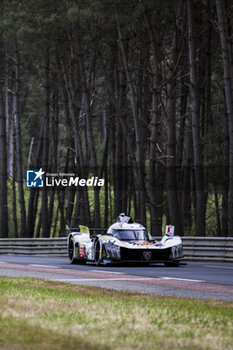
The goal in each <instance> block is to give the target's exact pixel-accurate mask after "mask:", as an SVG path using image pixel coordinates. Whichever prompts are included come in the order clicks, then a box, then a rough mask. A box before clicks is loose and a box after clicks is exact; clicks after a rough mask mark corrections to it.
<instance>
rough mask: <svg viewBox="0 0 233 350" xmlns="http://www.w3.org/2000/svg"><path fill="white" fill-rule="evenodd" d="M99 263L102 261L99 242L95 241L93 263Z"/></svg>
mask: <svg viewBox="0 0 233 350" xmlns="http://www.w3.org/2000/svg"><path fill="white" fill-rule="evenodd" d="M101 263H102V249H101V246H100V242H99V241H97V242H96V244H95V264H96V265H97V266H98V265H101Z"/></svg>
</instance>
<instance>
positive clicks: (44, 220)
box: [41, 48, 50, 237]
mask: <svg viewBox="0 0 233 350" xmlns="http://www.w3.org/2000/svg"><path fill="white" fill-rule="evenodd" d="M44 74H45V78H44V79H45V100H44V118H43V120H44V122H43V126H44V130H43V149H42V169H43V171H45V172H46V171H48V154H49V116H50V53H49V48H47V49H46V52H45V70H44ZM48 213H49V211H48V190H47V187H46V186H44V187H43V188H42V204H41V226H42V237H49V235H50V230H49V217H48Z"/></svg>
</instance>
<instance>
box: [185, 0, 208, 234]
mask: <svg viewBox="0 0 233 350" xmlns="http://www.w3.org/2000/svg"><path fill="white" fill-rule="evenodd" d="M188 42H189V69H190V84H189V92H190V108H191V118H192V135H193V155H194V157H193V158H194V176H195V195H196V212H195V221H196V235H197V236H205V192H204V171H203V161H202V145H201V137H200V98H199V94H198V90H199V83H198V76H197V60H196V46H195V37H194V4H193V0H188Z"/></svg>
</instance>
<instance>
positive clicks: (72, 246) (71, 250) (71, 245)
mask: <svg viewBox="0 0 233 350" xmlns="http://www.w3.org/2000/svg"><path fill="white" fill-rule="evenodd" d="M69 259H70V263H71V264H77V263H78V262H77V259H76V258H75V243H74V238H73V237H71V238H70V240H69Z"/></svg>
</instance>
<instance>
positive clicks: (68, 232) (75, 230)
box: [66, 225, 107, 237]
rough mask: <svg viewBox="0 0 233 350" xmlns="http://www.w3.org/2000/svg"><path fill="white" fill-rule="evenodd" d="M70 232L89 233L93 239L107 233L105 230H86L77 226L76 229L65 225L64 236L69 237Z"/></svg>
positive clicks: (81, 226)
mask: <svg viewBox="0 0 233 350" xmlns="http://www.w3.org/2000/svg"><path fill="white" fill-rule="evenodd" d="M72 232H81V233H89V234H90V236H92V237H95V236H96V235H98V234H102V235H103V234H105V233H106V232H107V228H88V227H87V226H84V225H79V226H78V227H69V226H68V225H66V236H69V234H70V233H72Z"/></svg>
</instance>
